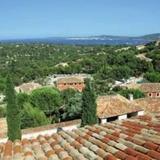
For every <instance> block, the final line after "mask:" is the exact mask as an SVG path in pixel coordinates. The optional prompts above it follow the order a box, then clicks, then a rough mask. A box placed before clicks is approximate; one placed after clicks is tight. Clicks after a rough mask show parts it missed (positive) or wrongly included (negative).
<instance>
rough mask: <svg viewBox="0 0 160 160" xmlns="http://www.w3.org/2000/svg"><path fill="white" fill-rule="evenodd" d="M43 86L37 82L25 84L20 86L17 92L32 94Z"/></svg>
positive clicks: (16, 88)
mask: <svg viewBox="0 0 160 160" xmlns="http://www.w3.org/2000/svg"><path fill="white" fill-rule="evenodd" d="M41 87H42V85H40V84H39V83H35V82H29V83H23V84H22V85H20V86H17V87H15V90H16V92H17V93H20V92H23V93H30V92H32V91H33V90H35V89H38V88H41Z"/></svg>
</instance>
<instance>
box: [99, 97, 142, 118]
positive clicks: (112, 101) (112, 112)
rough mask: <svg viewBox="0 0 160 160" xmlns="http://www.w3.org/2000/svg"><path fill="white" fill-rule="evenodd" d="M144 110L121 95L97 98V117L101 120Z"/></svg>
mask: <svg viewBox="0 0 160 160" xmlns="http://www.w3.org/2000/svg"><path fill="white" fill-rule="evenodd" d="M139 110H142V108H141V107H140V106H139V105H138V104H137V103H133V101H130V100H128V99H127V98H125V97H123V96H121V95H119V94H118V95H109V96H99V97H98V98H97V115H98V117H99V118H106V117H112V116H117V115H122V114H126V113H132V112H136V111H139Z"/></svg>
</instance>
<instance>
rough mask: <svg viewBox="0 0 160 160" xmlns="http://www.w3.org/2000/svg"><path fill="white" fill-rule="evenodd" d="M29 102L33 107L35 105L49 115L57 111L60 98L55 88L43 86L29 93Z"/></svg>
mask: <svg viewBox="0 0 160 160" xmlns="http://www.w3.org/2000/svg"><path fill="white" fill-rule="evenodd" d="M30 102H31V104H32V106H33V107H37V108H39V109H40V110H42V111H44V112H45V113H46V114H47V115H50V116H51V114H52V113H53V112H54V113H55V112H57V110H58V107H59V106H60V105H61V102H62V100H61V96H60V92H59V91H58V90H57V89H53V88H49V87H44V88H39V89H36V90H34V91H33V92H32V93H31V95H30Z"/></svg>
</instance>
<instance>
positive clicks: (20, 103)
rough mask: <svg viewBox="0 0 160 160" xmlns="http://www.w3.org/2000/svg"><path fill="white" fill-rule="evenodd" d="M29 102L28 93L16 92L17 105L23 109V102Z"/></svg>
mask: <svg viewBox="0 0 160 160" xmlns="http://www.w3.org/2000/svg"><path fill="white" fill-rule="evenodd" d="M27 102H29V95H28V94H26V93H18V94H17V104H18V106H19V107H20V108H21V109H23V107H24V104H25V103H27Z"/></svg>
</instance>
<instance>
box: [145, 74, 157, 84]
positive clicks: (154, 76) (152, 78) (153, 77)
mask: <svg viewBox="0 0 160 160" xmlns="http://www.w3.org/2000/svg"><path fill="white" fill-rule="evenodd" d="M144 78H146V79H147V80H148V81H150V82H153V83H155V82H160V73H159V72H147V73H146V74H145V75H144Z"/></svg>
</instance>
